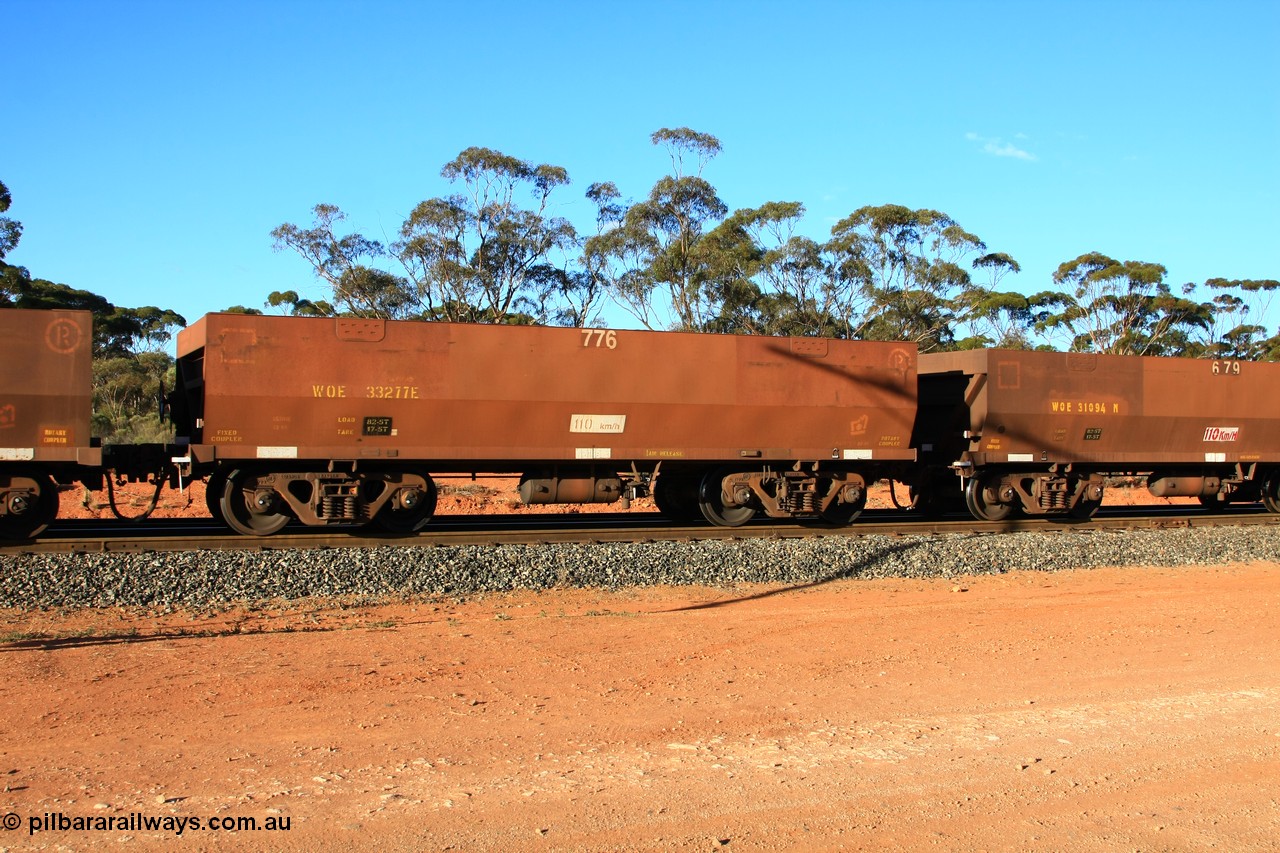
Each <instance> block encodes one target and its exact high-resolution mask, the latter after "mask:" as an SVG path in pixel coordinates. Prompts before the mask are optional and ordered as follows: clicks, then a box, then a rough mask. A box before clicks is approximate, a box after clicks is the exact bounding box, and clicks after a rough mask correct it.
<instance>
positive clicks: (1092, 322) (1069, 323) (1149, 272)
mask: <svg viewBox="0 0 1280 853" xmlns="http://www.w3.org/2000/svg"><path fill="white" fill-rule="evenodd" d="M1166 274H1167V270H1166V269H1165V267H1164V266H1162V265H1161V264H1156V263H1150V262H1145V261H1123V262H1121V261H1117V260H1115V259H1113V258H1110V257H1108V256H1106V255H1104V254H1102V253H1100V252H1088V253H1086V254H1083V255H1080V256H1079V257H1077V258H1075V259H1073V260H1070V261H1066V262H1064V263H1062V264H1061V265H1059V267H1058V269H1057V271H1056V272H1054V274H1053V280H1054V282H1055V283H1056V284H1058V285H1059V286H1063V285H1065V286H1067V287H1069V288H1070V290H1069V291H1067V292H1060V293H1057V294H1055V297H1056V298H1057V299H1058V300H1060V302H1061V304H1062V309H1061V310H1060V311H1056V312H1054V313H1051V314H1049V315H1047V316H1045V317H1044V318H1042V319H1041V320H1040V321H1039V322H1037V323H1036V329H1037V331H1040V332H1044V333H1046V334H1048V335H1050V336H1054V335H1056V334H1058V335H1066V337H1067V338H1068V342H1069V347H1070V349H1071V350H1073V351H1085V352H1103V353H1115V354H1122V355H1179V354H1182V353H1184V352H1187V351H1188V349H1189V347H1190V343H1191V336H1192V335H1193V334H1194V333H1196V332H1197V331H1198V330H1203V329H1205V328H1207V327H1208V326H1209V325H1210V323H1211V321H1212V312H1213V306H1212V305H1211V304H1208V303H1198V302H1196V301H1194V300H1192V299H1188V298H1187V297H1188V296H1189V295H1190V294H1191V292H1192V291H1193V290H1194V287H1193V286H1192V285H1187V286H1186V287H1184V288H1183V290H1182V293H1181V295H1179V294H1175V293H1174V292H1173V291H1172V289H1171V288H1170V286H1169V285H1168V284H1167V283H1166V282H1165V280H1164V279H1165V275H1166Z"/></svg>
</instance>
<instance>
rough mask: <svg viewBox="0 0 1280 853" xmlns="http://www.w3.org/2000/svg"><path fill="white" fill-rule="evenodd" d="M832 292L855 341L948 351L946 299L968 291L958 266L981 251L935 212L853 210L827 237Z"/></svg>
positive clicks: (951, 318) (949, 307)
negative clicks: (903, 342)
mask: <svg viewBox="0 0 1280 853" xmlns="http://www.w3.org/2000/svg"><path fill="white" fill-rule="evenodd" d="M825 248H826V251H827V252H828V253H829V254H830V255H831V257H832V267H831V269H832V286H833V287H834V288H835V289H836V291H837V292H838V293H839V294H840V296H839V301H840V302H841V303H842V304H845V305H848V306H850V308H856V309H857V312H858V313H857V314H855V313H854V312H853V311H852V310H851V311H850V312H849V314H848V320H847V322H848V323H849V325H850V327H851V328H852V329H853V331H854V334H855V335H856V336H859V337H865V338H868V339H872V340H913V341H916V343H917V344H919V346H920V348H921V350H922V351H925V352H927V351H929V350H935V349H940V348H945V347H948V346H950V345H951V343H952V341H953V339H954V336H955V331H954V328H953V323H954V322H955V320H956V315H955V307H954V305H953V302H952V300H953V298H954V297H955V296H956V295H957V294H958V293H961V292H963V291H965V290H966V289H968V288H969V287H970V285H971V283H972V278H971V276H970V275H969V272H968V271H967V270H966V269H965V268H964V266H963V263H964V262H965V261H966V260H967V259H968V258H969V257H971V256H974V255H980V254H984V253H986V249H987V247H986V244H984V243H983V242H982V241H981V240H980V239H978V237H977V236H975V235H973V234H971V233H969V232H968V231H965V230H964V229H963V228H962V227H960V225H959V224H958V223H956V221H955V220H953V219H952V218H951V217H950V216H947V215H946V214H945V213H941V212H939V211H936V210H929V209H920V210H912V209H910V208H908V207H904V206H903V205H898V204H886V205H878V206H867V207H862V208H859V209H858V210H855V211H854V212H853V213H852V214H850V215H849V216H848V217H846V218H845V219H843V220H841V221H840V222H839V223H837V224H836V226H835V227H834V228H833V229H832V231H831V239H830V240H829V241H828V242H827V244H826V247H825Z"/></svg>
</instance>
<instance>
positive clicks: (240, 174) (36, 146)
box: [0, 0, 1280, 331]
mask: <svg viewBox="0 0 1280 853" xmlns="http://www.w3.org/2000/svg"><path fill="white" fill-rule="evenodd" d="M0 31H3V32H4V34H5V36H4V41H5V45H6V47H5V51H6V61H5V76H6V85H5V88H4V100H3V115H4V117H5V119H6V121H5V131H4V132H3V133H0V180H3V181H4V182H5V183H6V184H7V185H8V186H9V188H10V190H11V192H12V193H13V197H14V205H13V208H12V209H11V210H10V211H9V214H8V215H9V216H11V217H13V218H15V219H18V220H20V221H21V222H22V223H23V225H24V229H25V230H24V235H23V239H22V243H21V245H20V246H19V247H18V249H17V250H16V251H15V252H13V253H12V254H11V255H10V257H9V258H8V260H9V261H10V262H12V263H17V264H21V265H23V266H26V267H28V268H29V269H30V270H31V272H32V274H33V275H35V276H37V277H41V278H48V279H52V280H54V281H59V282H64V283H67V284H70V285H72V286H75V287H79V288H85V289H88V290H92V291H95V292H97V293H101V294H103V295H105V296H106V297H107V298H109V299H110V300H112V301H113V302H115V303H117V304H119V305H126V306H139V305H146V304H155V305H160V306H162V307H166V308H173V309H175V310H177V311H179V312H180V313H182V314H184V315H185V316H186V317H187V318H188V320H194V319H195V318H197V317H199V316H200V315H201V314H203V313H205V312H207V311H211V310H218V309H220V308H224V307H227V306H229V305H234V304H244V305H248V306H251V307H261V306H262V303H263V301H264V299H265V297H266V294H267V293H269V292H270V291H272V290H285V289H296V290H299V291H300V292H302V293H304V294H305V295H307V296H310V297H312V298H324V297H325V296H326V293H325V291H324V289H323V288H322V287H321V286H320V284H319V283H318V282H317V281H316V280H315V279H314V278H313V277H312V276H311V274H310V272H309V270H308V268H307V267H306V266H305V264H304V263H303V262H302V261H301V260H299V259H297V258H295V257H293V256H291V255H288V254H283V253H275V252H273V251H272V247H271V244H272V240H271V237H270V236H269V232H270V230H271V229H272V228H273V227H275V226H276V225H279V224H280V223H282V222H295V223H298V224H300V225H309V224H310V221H311V216H310V211H311V208H312V206H314V205H315V204H317V203H319V202H327V203H332V204H336V205H338V206H340V207H341V208H342V209H343V210H344V211H346V212H347V214H348V215H349V221H348V224H349V225H350V226H351V227H352V229H353V230H360V231H362V232H363V233H365V234H366V235H367V236H370V237H374V238H383V237H385V238H386V239H387V240H390V238H391V237H392V235H394V233H395V232H396V230H397V229H398V227H399V225H400V223H401V222H402V221H403V219H404V218H405V217H406V216H407V215H408V213H409V212H410V211H411V210H412V208H413V207H414V206H415V205H416V204H417V203H418V202H419V201H421V200H423V199H426V198H429V197H433V196H438V195H444V194H446V193H447V192H448V191H449V185H448V184H447V183H446V182H445V181H444V180H443V179H442V178H441V177H440V174H439V173H440V168H441V166H442V165H443V164H444V163H446V162H448V161H449V160H451V159H453V158H454V157H455V156H456V155H457V154H458V152H460V151H461V150H463V149H464V148H467V147H469V146H473V145H478V146H485V147H490V148H496V149H498V150H501V151H503V152H505V153H507V154H511V155H515V156H517V157H520V158H523V159H528V160H533V161H536V162H539V163H553V164H556V165H559V166H563V167H565V168H566V169H567V170H568V171H569V175H570V177H571V178H572V180H573V184H572V185H571V186H569V187H566V188H563V189H562V190H560V191H558V192H557V195H556V196H555V198H556V200H557V204H558V210H557V212H558V213H560V214H562V215H565V216H568V217H569V218H570V219H572V220H574V221H576V222H578V223H579V224H580V225H581V226H583V227H587V226H588V225H589V224H590V222H591V214H592V209H591V207H590V205H589V204H588V203H587V202H586V201H585V199H583V197H582V193H583V192H584V191H585V190H586V188H587V186H588V185H589V184H591V183H593V182H595V181H601V180H611V181H613V182H615V183H616V184H617V185H618V187H619V188H620V189H621V191H622V193H623V195H624V196H625V197H628V198H635V199H638V198H641V197H643V196H644V195H645V194H646V193H647V191H648V189H649V188H650V186H652V184H653V182H654V181H655V180H657V179H658V178H659V177H660V176H662V175H663V174H664V173H665V171H666V170H667V169H668V168H669V161H668V160H667V158H666V155H665V153H664V152H663V151H662V150H661V149H658V148H655V147H653V146H652V145H651V144H650V142H649V135H650V133H652V132H653V131H654V130H657V129H658V128H661V127H680V126H688V127H692V128H694V129H696V130H699V131H703V132H706V133H711V134H714V135H715V136H717V137H718V138H719V139H720V140H721V142H722V143H723V146H724V151H723V153H722V154H721V155H720V157H719V158H718V159H716V160H715V161H713V162H712V163H711V164H710V165H709V166H708V168H707V170H706V172H705V173H704V177H706V178H707V179H708V180H710V181H711V182H712V183H713V184H714V185H715V186H716V187H717V188H718V189H719V191H720V194H721V197H722V198H723V199H724V200H725V202H726V203H727V204H728V205H729V207H730V208H731V209H734V208H739V207H747V206H757V205H759V204H762V203H764V202H766V201H791V200H794V201H801V202H803V203H804V204H805V206H806V208H807V211H808V215H807V217H806V220H805V228H804V231H805V232H806V233H808V234H809V235H810V236H812V237H814V238H816V239H823V238H825V237H827V236H828V235H829V232H830V228H831V226H832V224H834V223H835V222H836V221H838V220H839V219H841V218H843V217H844V216H846V215H848V214H849V213H851V212H852V211H853V210H855V209H857V208H858V207H861V206H863V205H867V204H885V203H897V204H904V205H908V206H911V207H929V208H934V209H938V210H942V211H945V212H946V213H948V214H950V215H951V216H952V217H953V218H955V219H956V220H957V221H958V222H959V223H960V224H961V225H963V226H964V227H965V228H966V229H968V230H969V231H971V232H974V233H975V234H977V235H978V236H979V237H981V238H982V239H983V240H984V241H985V242H986V243H987V244H988V246H989V248H990V249H991V250H992V251H1003V252H1008V253H1009V254H1011V255H1013V256H1014V257H1015V258H1016V259H1017V260H1018V261H1019V262H1020V263H1021V265H1022V268H1023V271H1022V273H1021V274H1020V275H1017V276H1012V277H1010V278H1007V279H1006V280H1005V281H1004V284H1005V286H1008V287H1012V288H1015V289H1018V290H1021V291H1023V292H1028V293H1030V292H1035V291H1038V290H1042V289H1045V288H1048V287H1050V286H1051V285H1052V282H1051V278H1050V277H1051V275H1052V273H1053V271H1054V269H1055V268H1056V267H1057V266H1058V264H1060V263H1061V262H1063V261H1066V260H1069V259H1072V258H1074V257H1076V256H1077V255H1080V254H1082V253H1084V252H1089V251H1100V252H1103V253H1106V254H1109V255H1111V256H1113V257H1116V258H1118V259H1120V260H1140V261H1152V262H1157V263H1162V264H1164V265H1165V266H1166V267H1168V269H1169V276H1168V281H1169V282H1170V283H1171V284H1174V285H1179V284H1181V283H1183V282H1196V283H1199V282H1203V281H1204V280H1206V279H1208V278H1212V277H1217V276H1221V277H1225V278H1280V248H1278V242H1277V233H1278V231H1280V227H1278V226H1280V197H1278V196H1280V58H1278V57H1280V53H1278V52H1277V50H1276V44H1277V43H1280V3H1278V2H1275V0H1267V1H1266V2H1231V0H1217V2H1212V3H1210V2H1179V0H1166V2H1107V3H1094V2H1070V3H1065V2H1064V3H1060V2H1044V3H1034V2H1020V3H1014V2H970V3H943V2H903V3H888V2H875V3H871V2H845V3H834V2H830V3H829V2H790V3H758V2H685V3H666V2H646V3H626V2H618V3H612V4H608V3H600V2H563V3H534V2H528V3H508V2H493V3H483V2H480V3H473V4H462V3H430V2H423V3H409V2H403V3H399V2H376V1H375V2H361V3H347V2H313V3H285V2H258V3H242V2H234V0H233V2H219V3H198V4H197V3H180V2H172V3H143V2H117V3H105V2H71V0H35V2H32V1H31V0H0ZM1275 313H1276V312H1275V311H1274V310H1273V315H1274V314H1275ZM616 324H617V325H628V323H627V318H626V317H625V315H622V316H620V317H619V318H618V321H617V323H616ZM1271 326H1272V330H1273V331H1274V326H1275V320H1274V319H1273V320H1272V323H1271Z"/></svg>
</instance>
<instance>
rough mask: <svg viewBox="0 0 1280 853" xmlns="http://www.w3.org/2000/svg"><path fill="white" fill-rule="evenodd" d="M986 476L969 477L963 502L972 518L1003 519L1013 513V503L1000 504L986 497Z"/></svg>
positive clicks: (987, 483) (981, 519)
mask: <svg viewBox="0 0 1280 853" xmlns="http://www.w3.org/2000/svg"><path fill="white" fill-rule="evenodd" d="M991 482H992V481H991V480H990V479H989V478H987V477H971V478H970V479H969V483H968V485H967V486H965V489H964V503H965V506H967V507H968V508H969V512H970V513H971V514H972V515H973V517H974V518H976V519H978V520H980V521H1004V520H1005V519H1006V518H1008V517H1009V516H1010V515H1012V514H1013V504H1002V503H997V502H994V501H990V500H988V499H987V496H986V492H987V486H988V485H989V484H990V483H991Z"/></svg>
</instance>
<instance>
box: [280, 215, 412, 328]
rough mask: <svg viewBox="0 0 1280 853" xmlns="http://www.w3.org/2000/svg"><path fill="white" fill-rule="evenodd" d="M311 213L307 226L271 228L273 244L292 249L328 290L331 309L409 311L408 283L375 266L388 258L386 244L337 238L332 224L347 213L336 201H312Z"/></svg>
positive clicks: (370, 313) (389, 315) (388, 315)
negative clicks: (311, 217)
mask: <svg viewBox="0 0 1280 853" xmlns="http://www.w3.org/2000/svg"><path fill="white" fill-rule="evenodd" d="M313 213H314V215H315V221H314V223H313V224H312V226H311V227H310V228H302V227H300V226H297V225H294V224H292V223H288V222H286V223H284V224H283V225H279V226H277V227H276V228H274V229H272V231H271V236H272V238H274V240H275V243H274V244H273V248H274V249H275V250H276V251H282V250H284V249H292V250H293V251H294V252H296V253H297V254H298V255H299V256H301V257H302V258H303V260H305V261H306V262H307V263H309V264H310V265H311V268H312V270H313V272H314V273H315V274H316V276H317V277H318V278H320V279H321V280H322V281H324V282H326V283H327V284H328V285H329V286H330V287H332V288H333V302H332V305H331V307H332V309H333V312H334V313H345V314H351V315H354V316H357V317H381V318H383V319H393V318H397V317H405V316H410V315H412V314H413V310H414V304H413V302H412V300H411V299H410V298H409V294H408V292H407V283H406V282H405V281H404V280H403V279H401V278H399V277H397V276H394V275H392V274H391V273H389V272H387V271H385V270H383V269H381V268H380V267H377V266H375V265H374V264H376V263H378V262H379V261H380V260H381V259H383V258H385V257H386V256H387V250H386V247H385V246H383V245H382V243H380V242H379V241H377V240H370V239H368V238H367V237H365V236H364V235H362V234H359V233H352V234H347V235H345V236H342V237H339V236H338V234H337V233H336V232H335V228H336V226H337V225H338V223H340V222H342V221H344V220H345V219H346V218H347V216H346V214H345V213H343V212H342V210H341V209H339V208H338V207H337V206H335V205H332V204H317V205H316V206H315V208H313ZM277 293H278V291H277ZM269 304H272V305H273V306H274V305H279V304H281V303H279V302H274V303H269Z"/></svg>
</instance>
